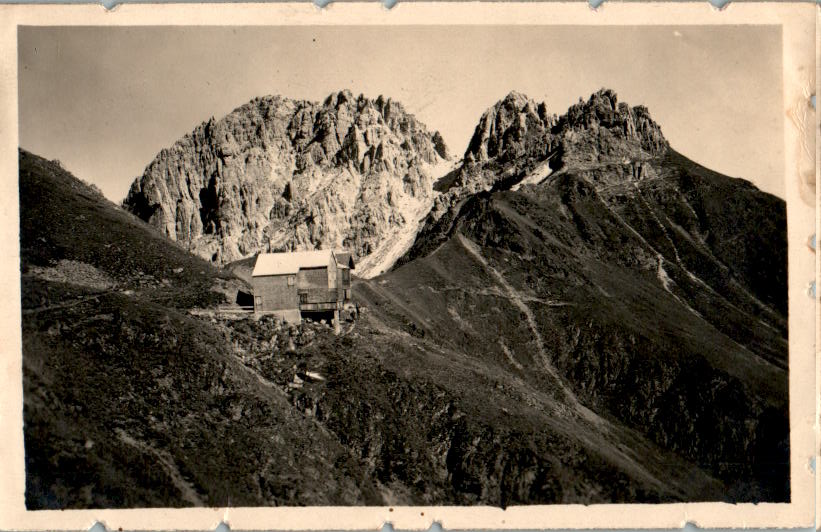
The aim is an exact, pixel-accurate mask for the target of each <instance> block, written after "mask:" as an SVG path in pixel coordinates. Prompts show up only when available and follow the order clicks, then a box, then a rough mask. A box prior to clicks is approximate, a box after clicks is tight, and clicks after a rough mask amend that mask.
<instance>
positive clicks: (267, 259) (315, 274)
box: [251, 249, 355, 323]
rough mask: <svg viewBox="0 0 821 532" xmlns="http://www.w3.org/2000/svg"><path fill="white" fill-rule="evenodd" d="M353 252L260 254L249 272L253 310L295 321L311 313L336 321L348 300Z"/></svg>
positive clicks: (352, 267) (321, 251) (326, 251)
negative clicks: (252, 269)
mask: <svg viewBox="0 0 821 532" xmlns="http://www.w3.org/2000/svg"><path fill="white" fill-rule="evenodd" d="M354 267H355V266H354V261H353V255H352V254H351V253H349V252H345V251H333V250H325V249H323V250H316V251H291V252H282V253H260V254H259V255H258V256H257V260H256V263H255V264H254V271H253V273H252V274H251V280H252V285H253V288H254V312H255V313H257V314H274V315H277V316H279V317H281V318H283V319H284V320H285V321H288V322H291V323H296V322H299V321H300V320H301V319H302V318H303V317H309V316H314V317H315V318H316V319H319V318H320V317H327V318H329V319H330V318H334V319H336V320H339V310H340V309H342V308H343V306H344V305H345V303H346V302H348V301H350V299H351V270H353V269H354Z"/></svg>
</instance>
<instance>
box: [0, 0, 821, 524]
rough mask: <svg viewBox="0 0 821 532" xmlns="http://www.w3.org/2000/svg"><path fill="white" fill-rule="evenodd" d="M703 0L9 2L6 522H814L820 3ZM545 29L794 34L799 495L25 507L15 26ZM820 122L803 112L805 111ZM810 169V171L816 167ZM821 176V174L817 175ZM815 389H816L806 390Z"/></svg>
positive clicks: (789, 128)
mask: <svg viewBox="0 0 821 532" xmlns="http://www.w3.org/2000/svg"><path fill="white" fill-rule="evenodd" d="M704 4H706V3H701V2H700V3H698V4H682V5H673V4H656V5H653V6H652V8H650V9H644V7H650V6H642V5H636V4H631V5H622V4H618V5H617V4H605V6H604V7H603V8H600V9H599V10H598V11H596V12H592V11H591V10H590V9H589V7H588V6H587V5H575V4H573V5H570V4H558V5H550V4H538V5H534V4H524V5H521V4H520V5H512V6H511V5H505V4H480V5H477V4H474V5H471V6H464V5H459V4H445V5H442V4H421V3H420V4H401V3H400V4H399V5H398V6H397V7H395V8H394V9H393V10H391V11H390V12H388V11H386V10H384V9H382V8H381V6H377V5H372V4H367V5H366V4H338V5H337V4H331V5H330V6H329V7H328V8H326V9H324V10H319V9H317V8H315V7H314V6H312V5H307V6H306V5H303V4H282V5H270V6H263V5H247V4H245V5H236V6H227V5H182V6H169V5H162V6H151V5H126V6H120V7H118V8H117V9H115V10H114V11H112V12H105V11H104V10H103V9H102V8H100V7H98V6H2V7H0V12H2V13H3V17H0V18H2V19H3V22H2V25H0V39H2V46H0V50H2V55H1V56H0V57H1V59H0V95H1V96H2V107H0V120H2V124H3V125H4V127H2V128H0V139H2V141H3V142H2V149H3V153H4V154H5V156H4V157H2V159H0V165H2V168H3V175H4V176H5V179H3V180H2V182H0V187H2V188H0V194H2V198H3V199H2V209H0V221H2V223H3V224H4V227H6V228H7V229H6V230H5V231H3V234H2V241H0V242H2V248H3V249H4V250H5V253H4V260H3V261H2V264H1V265H0V267H2V271H3V273H4V278H5V279H6V281H5V285H4V286H5V287H6V290H5V291H4V294H3V303H4V304H3V305H2V310H0V324H2V327H0V330H1V331H2V340H3V341H2V342H0V343H2V345H3V346H4V347H3V351H4V357H3V363H2V368H3V372H2V375H3V378H4V380H5V383H4V386H3V387H2V389H1V390H0V420H2V427H3V434H4V438H3V444H2V447H0V449H2V450H0V460H2V462H3V463H5V464H12V467H11V468H9V469H8V470H7V471H8V473H7V474H6V475H4V477H3V480H2V483H0V501H2V502H0V516H1V517H0V528H3V529H14V530H41V529H54V530H78V529H87V528H88V527H89V526H91V525H92V524H93V523H94V522H97V521H99V522H102V523H103V524H105V525H106V527H107V528H108V529H109V530H117V529H118V528H121V529H123V530H158V529H188V530H192V529H197V530H207V529H213V528H214V527H215V526H216V525H217V524H219V523H220V522H225V523H227V524H228V525H229V526H230V527H231V528H232V529H235V530H259V529H274V530H297V529H306V530H310V529H326V528H334V529H340V530H343V529H344V530H363V529H365V530H373V529H376V528H379V527H381V526H382V524H383V523H391V524H392V525H393V526H394V528H395V529H397V530H400V529H426V528H428V527H429V526H430V524H431V523H432V522H438V523H440V524H441V525H442V527H443V528H444V529H446V530H448V529H535V528H630V527H636V528H676V527H680V526H683V525H684V524H685V523H687V522H692V523H694V524H696V525H698V526H699V527H705V528H707V527H710V528H719V527H739V528H741V527H764V526H766V527H791V528H792V527H806V526H810V525H811V524H812V520H813V518H814V512H813V506H812V505H813V504H814V503H815V500H814V499H815V497H814V496H813V492H812V490H813V488H814V487H815V485H816V480H815V478H816V477H815V475H814V470H813V469H812V468H811V465H810V461H811V460H812V459H814V458H815V457H816V456H817V447H816V426H817V422H816V420H817V415H816V411H815V410H816V401H814V400H810V399H809V398H810V397H816V398H817V388H816V384H817V383H816V379H817V375H818V373H817V371H818V370H817V368H816V361H815V356H814V349H813V343H814V340H815V338H816V336H815V327H816V315H815V302H814V300H813V299H811V298H808V297H807V295H806V291H807V289H806V285H807V282H808V280H809V279H812V278H813V275H814V273H815V272H816V271H817V266H816V259H815V257H814V256H811V255H809V254H807V253H805V245H804V242H805V241H806V239H807V236H808V234H809V233H810V232H811V231H812V230H813V228H814V227H816V223H817V222H816V218H815V204H814V201H813V199H814V198H812V196H811V195H808V190H807V186H806V183H807V178H806V175H805V173H806V172H808V171H812V172H813V173H815V170H814V169H815V164H814V161H809V160H808V157H812V155H813V154H814V153H815V150H807V149H806V147H807V145H808V142H812V141H814V140H815V132H816V127H817V123H818V122H817V119H816V118H815V114H814V112H810V111H808V109H809V105H808V103H807V99H808V96H809V92H811V91H812V90H811V88H814V87H815V82H816V80H815V79H814V78H815V75H816V70H815V62H814V61H815V55H814V53H813V52H814V49H815V47H813V46H812V43H813V40H812V39H813V38H814V28H815V20H814V18H815V17H813V16H812V12H811V10H814V9H815V7H814V6H812V5H809V4H770V3H762V4H735V3H733V4H730V6H729V7H728V8H727V9H725V10H724V11H722V12H716V11H715V10H713V8H712V7H709V6H706V5H704ZM488 15H492V20H493V23H494V24H511V25H515V24H534V23H536V21H544V24H545V25H549V24H562V25H587V24H593V25H666V24H668V23H669V21H670V20H672V18H671V16H674V17H675V20H676V21H677V23H678V24H682V25H690V24H692V25H702V24H703V25H713V24H717V25H723V24H742V25H744V24H767V25H779V26H781V28H782V38H783V45H784V49H783V55H782V58H783V62H782V68H783V84H784V85H783V96H784V154H785V157H784V159H785V179H786V195H787V210H788V241H789V247H788V264H789V346H790V357H789V369H790V371H789V374H790V377H789V379H790V424H791V430H792V433H791V468H792V471H791V479H792V502H790V503H789V504H767V503H764V504H758V505H753V504H740V505H729V504H721V503H685V504H661V505H597V506H590V507H585V506H578V505H573V506H569V505H557V506H528V507H525V506H522V507H509V508H507V509H506V510H501V509H498V508H488V507H393V508H390V507H378V508H368V507H364V508H357V507H309V508H214V509H206V508H196V509H129V510H65V511H26V510H25V505H24V498H23V489H24V467H23V464H24V462H23V436H22V404H23V402H22V375H21V349H22V343H21V337H20V328H21V318H20V297H21V293H20V272H19V240H18V239H19V236H18V229H17V228H18V227H19V221H18V210H19V206H18V190H17V178H16V176H17V173H18V168H17V162H16V161H17V159H16V157H15V156H14V154H15V153H16V152H17V149H18V138H17V112H18V109H17V76H18V74H19V73H18V72H17V27H18V25H25V26H40V25H68V26H72V25H101V26H105V25H122V26H127V25H239V26H241V25H257V24H261V25H291V24H294V25H313V24H317V25H391V24H418V25H425V24H439V25H443V24H488V23H489V22H488ZM802 117H803V118H809V120H806V121H804V120H802V119H801V118H802ZM809 169H812V170H809ZM813 181H814V179H813ZM802 398H806V399H802Z"/></svg>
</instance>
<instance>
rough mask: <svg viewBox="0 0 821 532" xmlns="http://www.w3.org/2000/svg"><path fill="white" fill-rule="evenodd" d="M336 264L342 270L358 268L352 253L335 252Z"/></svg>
mask: <svg viewBox="0 0 821 532" xmlns="http://www.w3.org/2000/svg"><path fill="white" fill-rule="evenodd" d="M334 257H335V258H336V263H337V264H338V265H339V266H341V267H342V268H350V269H351V270H353V269H354V268H356V266H355V265H354V262H353V254H352V253H351V252H350V251H334Z"/></svg>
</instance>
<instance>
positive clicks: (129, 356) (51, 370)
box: [20, 152, 380, 508]
mask: <svg viewBox="0 0 821 532" xmlns="http://www.w3.org/2000/svg"><path fill="white" fill-rule="evenodd" d="M20 169H21V172H20V190H21V220H22V222H21V224H22V227H21V240H22V248H23V264H22V268H23V271H24V272H27V271H28V270H29V269H31V267H32V266H34V265H40V266H46V265H48V264H50V263H52V264H53V263H54V262H55V260H60V259H71V260H75V261H82V262H85V263H87V264H91V265H92V266H95V267H96V268H98V269H99V270H102V271H104V272H106V273H108V274H109V275H110V276H111V277H113V278H115V279H116V280H117V286H116V287H115V288H113V289H110V290H107V291H100V290H97V289H89V288H83V287H81V286H77V285H76V284H63V283H56V282H50V281H44V280H43V279H41V278H38V277H36V276H34V275H31V274H29V273H24V274H23V278H22V283H23V345H24V348H23V365H24V390H25V392H24V393H25V396H24V397H25V413H24V423H25V439H26V469H27V476H26V480H27V486H26V501H27V505H28V506H29V507H31V508H66V507H132V506H138V507H139V506H167V505H171V506H187V505H197V504H208V505H220V506H221V505H261V504H346V503H347V504H354V503H363V502H375V501H379V500H380V499H379V498H378V495H377V494H376V493H375V492H373V490H372V487H369V486H370V484H369V482H368V481H367V480H363V479H361V478H359V473H358V471H357V467H356V465H355V464H349V460H350V459H349V455H348V453H347V451H346V449H345V448H344V447H342V446H341V445H340V444H339V442H338V441H337V440H336V439H335V438H333V437H332V436H330V435H328V434H327V432H325V431H323V430H322V429H321V428H320V427H317V426H316V425H315V424H314V423H313V422H312V421H311V420H309V419H306V418H305V416H303V415H302V414H301V413H300V412H298V411H296V410H295V409H294V408H293V406H292V405H291V404H290V403H289V402H288V400H287V398H286V397H285V395H284V394H283V393H282V392H281V391H280V390H278V389H277V388H275V387H272V386H271V385H270V384H267V383H265V382H264V381H261V380H260V379H259V378H258V377H257V376H256V375H254V374H253V373H251V372H250V371H249V370H248V369H247V368H246V367H245V366H243V365H242V364H241V363H240V362H239V359H238V358H237V357H236V356H235V351H234V346H233V344H232V343H231V342H230V340H229V339H227V338H225V337H224V336H223V335H221V334H218V333H217V332H215V329H214V326H213V324H211V323H208V322H205V321H202V320H200V319H196V318H193V317H191V316H188V315H187V314H185V313H183V312H181V310H182V309H184V308H186V307H190V306H194V305H204V304H209V303H214V302H217V301H220V300H221V299H222V294H220V293H219V292H214V291H213V290H212V289H213V288H214V287H215V286H219V285H220V284H221V282H222V280H221V279H219V274H218V272H217V271H215V270H214V269H213V268H212V267H210V266H209V265H208V264H206V263H205V262H204V261H202V260H200V259H198V258H195V257H193V256H191V255H189V254H188V253H186V252H185V251H183V250H181V249H179V248H178V247H176V246H174V245H173V244H171V243H169V242H168V241H167V240H166V239H165V238H163V237H162V236H161V235H159V234H157V233H156V232H155V231H154V230H153V229H151V228H149V227H148V226H147V225H146V224H144V223H143V222H140V221H137V220H136V218H134V217H133V216H131V215H129V214H127V213H125V212H123V211H121V210H119V209H118V208H117V207H115V206H114V205H112V204H110V203H108V202H106V201H105V200H104V199H103V198H102V197H100V196H99V195H97V194H95V192H94V191H93V190H91V189H90V188H89V187H87V186H85V185H83V184H82V183H81V182H79V181H78V180H76V179H75V178H73V177H72V176H71V175H70V174H68V173H66V172H64V171H62V170H61V169H60V168H59V167H57V166H56V165H54V164H52V163H50V162H48V161H45V160H43V159H41V158H39V157H36V156H33V155H30V154H28V153H25V152H22V153H21V157H20ZM180 269H182V270H180ZM139 272H142V275H139ZM163 279H166V280H167V281H168V282H166V283H163V282H162V280H163ZM214 479H220V481H219V482H215V481H214ZM369 490H371V491H369Z"/></svg>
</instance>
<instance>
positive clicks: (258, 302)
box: [254, 296, 262, 307]
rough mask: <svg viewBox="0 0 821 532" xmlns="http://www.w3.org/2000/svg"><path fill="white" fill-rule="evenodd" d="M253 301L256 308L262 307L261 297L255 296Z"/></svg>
mask: <svg viewBox="0 0 821 532" xmlns="http://www.w3.org/2000/svg"><path fill="white" fill-rule="evenodd" d="M254 300H255V302H256V304H257V306H258V307H261V306H262V296H257V297H255V298H254Z"/></svg>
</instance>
